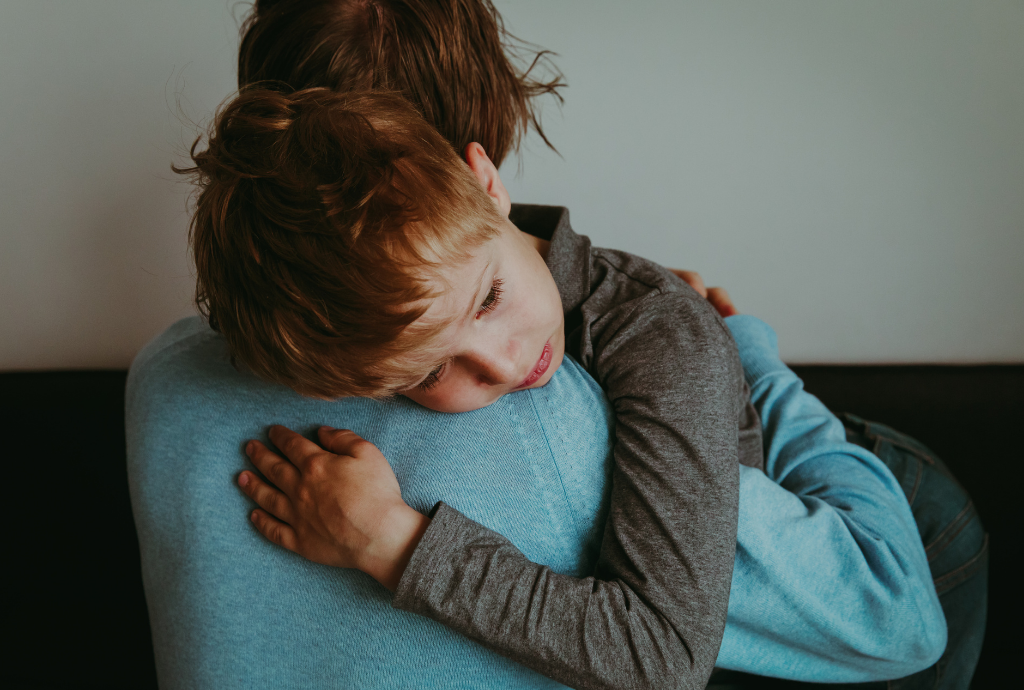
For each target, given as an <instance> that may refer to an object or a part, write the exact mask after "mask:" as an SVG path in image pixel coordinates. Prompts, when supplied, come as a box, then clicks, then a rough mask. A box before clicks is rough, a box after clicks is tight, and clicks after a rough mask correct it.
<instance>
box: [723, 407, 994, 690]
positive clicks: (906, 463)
mask: <svg viewBox="0 0 1024 690" xmlns="http://www.w3.org/2000/svg"><path fill="white" fill-rule="evenodd" d="M839 416H840V419H842V420H843V422H844V424H845V426H846V436H847V440H848V441H850V442H851V443H856V444H857V445H859V446H862V447H864V448H867V449H868V450H870V451H871V452H873V453H874V454H875V455H877V456H878V457H879V458H880V459H881V460H882V461H883V462H884V463H885V464H886V466H888V467H889V469H890V470H892V473H893V474H894V475H895V476H896V479H897V480H898V481H899V483H900V486H901V487H902V488H903V491H904V493H905V494H906V496H907V502H908V503H910V508H911V511H912V512H913V514H914V519H915V520H916V522H917V528H918V531H919V532H920V534H921V540H922V541H923V542H924V546H925V553H926V554H927V556H928V564H929V566H930V568H931V573H932V579H933V581H934V582H935V589H936V591H937V593H938V595H939V601H940V602H941V604H942V610H943V613H944V614H945V616H946V626H947V629H948V635H949V641H948V643H947V645H946V651H945V652H944V653H943V654H942V657H941V658H940V659H939V661H938V662H937V663H936V664H935V665H934V666H931V667H930V668H926V669H924V670H923V671H919V672H918V673H915V674H913V675H910V676H907V677H905V678H899V679H896V680H890V681H881V682H874V683H856V684H818V683H798V682H795V681H783V680H778V679H767V678H760V677H757V676H753V675H748V674H741V673H731V672H716V673H715V675H714V676H712V680H711V684H710V685H709V686H708V688H709V690H712V689H714V690H727V689H729V688H749V687H761V688H779V689H782V688H785V689H787V690H789V689H791V690H811V689H812V688H834V689H839V688H850V689H853V688H857V689H858V690H875V689H878V690H924V689H925V688H928V689H936V690H938V689H941V690H966V688H968V687H970V683H971V677H972V676H973V675H974V669H975V667H976V666H977V664H978V657H979V656H980V655H981V644H982V641H983V639H984V635H985V618H986V612H987V607H988V535H987V534H986V533H985V530H984V528H983V527H982V524H981V520H980V518H979V517H978V513H977V511H976V510H975V508H974V503H973V502H972V501H971V497H970V496H969V495H968V494H967V492H966V491H965V490H964V488H963V487H962V486H960V483H959V482H957V480H956V478H955V477H954V476H953V474H952V473H951V472H950V471H949V468H947V467H946V465H945V463H943V462H942V460H940V459H939V458H938V457H936V455H935V453H933V452H932V451H931V450H929V449H928V448H927V447H926V446H924V445H923V444H922V443H920V442H919V441H917V440H916V439H913V438H911V437H910V436H907V435H906V434H902V433H900V432H898V431H896V430H895V429H892V428H891V427H888V426H886V425H884V424H879V423H877V422H869V421H865V420H863V419H861V418H860V417H857V416H855V415H852V414H843V415H839Z"/></svg>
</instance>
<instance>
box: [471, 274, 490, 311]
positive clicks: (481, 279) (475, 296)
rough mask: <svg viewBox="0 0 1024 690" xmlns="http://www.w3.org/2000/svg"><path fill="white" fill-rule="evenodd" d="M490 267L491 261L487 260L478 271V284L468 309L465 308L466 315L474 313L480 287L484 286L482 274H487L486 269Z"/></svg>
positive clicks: (478, 299) (478, 300)
mask: <svg viewBox="0 0 1024 690" xmlns="http://www.w3.org/2000/svg"><path fill="white" fill-rule="evenodd" d="M490 268H491V262H490V261H488V262H487V263H486V264H485V265H484V270H482V271H480V277H479V278H477V279H476V282H477V284H478V285H479V286H480V287H478V288H477V289H476V292H474V293H473V299H472V300H470V302H469V309H467V310H466V316H473V315H474V314H476V305H477V304H479V302H480V288H482V287H484V276H485V275H487V271H488V270H490Z"/></svg>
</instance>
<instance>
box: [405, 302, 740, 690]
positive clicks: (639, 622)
mask: <svg viewBox="0 0 1024 690" xmlns="http://www.w3.org/2000/svg"><path fill="white" fill-rule="evenodd" d="M631 307H632V308H631V309H629V310H628V311H627V310H623V311H622V312H619V313H616V314H614V318H609V319H608V321H606V322H604V323H602V324H600V327H599V328H595V329H594V330H593V331H592V332H591V333H589V334H588V335H590V336H591V337H593V338H594V340H595V343H594V346H593V348H592V349H593V352H594V353H595V354H594V357H593V359H592V360H591V361H590V362H588V363H584V366H585V367H586V368H587V369H588V370H589V371H590V372H591V373H592V374H593V375H594V377H595V379H597V381H598V382H599V383H600V384H601V386H602V388H603V389H604V390H605V391H606V394H607V395H608V398H609V400H610V401H611V403H612V406H613V409H614V412H615V417H616V425H615V436H616V441H615V446H614V469H613V474H612V492H611V507H610V510H609V516H608V519H607V523H606V526H605V532H604V541H603V543H602V546H601V553H600V557H599V560H598V564H597V567H596V569H595V574H594V576H593V577H589V578H572V577H568V576H563V575H558V574H555V573H552V572H551V571H550V570H549V569H548V568H546V567H545V566H543V565H539V564H537V563H532V562H530V561H529V560H527V559H526V557H525V556H523V555H522V553H520V552H519V551H518V550H517V549H516V548H515V547H514V546H513V545H512V544H511V543H509V542H508V541H507V540H506V539H504V537H502V536H501V535H499V534H497V533H495V532H493V531H491V530H488V529H486V528H484V527H482V526H480V525H478V524H477V523H475V522H472V521H470V520H468V519H467V518H465V517H464V516H462V515H461V514H460V513H458V512H457V511H455V510H454V509H452V508H450V507H448V506H445V505H443V504H442V505H441V506H439V507H438V508H437V509H435V512H434V514H433V523H432V524H431V526H430V527H429V528H428V530H427V532H426V534H425V535H424V538H423V541H422V542H421V543H420V545H419V547H418V548H417V549H416V551H415V553H414V554H413V557H412V560H411V562H410V564H409V567H408V569H407V570H406V572H405V575H404V576H403V577H402V580H401V582H400V584H399V588H398V590H397V591H396V595H395V600H394V606H396V607H398V608H402V609H405V610H409V611H413V612H415V613H420V614H422V615H426V616H428V617H430V618H433V619H435V620H437V621H439V622H442V623H444V624H445V625H448V626H449V627H452V628H454V629H455V630H458V631H459V632H461V633H463V634H465V635H467V636H468V637H470V638H471V639H474V640H476V641H477V642H480V643H481V644H484V645H485V646H488V647H490V648H492V649H494V650H496V651H498V652H500V653H501V654H503V655H505V656H508V657H510V658H512V659H514V660H516V661H519V662H520V663H523V664H525V665H527V666H530V667H531V668H534V669H536V670H538V671H540V672H542V673H544V674H545V675H548V676H550V677H552V678H555V679H556V680H559V681H561V682H563V683H566V684H569V685H571V686H573V687H579V688H607V687H695V688H697V687H699V688H703V687H704V685H705V683H706V681H707V677H708V676H709V675H710V672H711V670H712V668H713V666H714V661H715V658H716V657H717V653H718V647H719V645H720V642H721V635H722V630H723V629H724V626H725V613H726V611H727V607H728V595H729V585H730V582H731V579H732V567H733V556H734V552H735V544H736V516H737V505H738V474H739V473H738V469H737V444H738V433H737V417H738V414H739V412H738V408H739V406H740V405H741V404H742V403H741V396H740V391H741V389H742V387H743V378H742V377H743V374H742V367H741V365H740V362H739V358H738V355H737V353H736V348H735V345H734V343H733V341H732V338H731V336H730V335H729V333H728V331H727V329H726V328H725V327H724V325H723V324H722V322H721V321H720V320H719V319H718V317H717V316H716V315H715V314H714V313H713V311H712V310H711V308H710V307H709V306H708V304H707V303H706V302H705V301H704V300H703V299H701V298H699V297H697V296H696V295H695V294H694V293H692V292H689V291H687V292H686V293H669V294H663V293H652V294H651V295H650V296H649V297H647V298H645V299H643V300H638V301H637V302H636V303H635V304H632V305H631Z"/></svg>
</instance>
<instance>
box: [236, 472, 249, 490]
mask: <svg viewBox="0 0 1024 690" xmlns="http://www.w3.org/2000/svg"><path fill="white" fill-rule="evenodd" d="M238 485H239V486H240V487H242V488H243V489H244V488H245V487H246V486H248V485H249V473H248V472H242V474H240V475H238Z"/></svg>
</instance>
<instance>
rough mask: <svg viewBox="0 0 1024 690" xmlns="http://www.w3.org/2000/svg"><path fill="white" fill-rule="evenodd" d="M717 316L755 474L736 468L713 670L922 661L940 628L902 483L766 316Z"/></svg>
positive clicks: (858, 673) (877, 671) (801, 670)
mask: <svg viewBox="0 0 1024 690" xmlns="http://www.w3.org/2000/svg"><path fill="white" fill-rule="evenodd" d="M726 323H727V325H728V326H729V328H730V329H731V330H732V333H733V335H734V337H735V339H736V342H737V344H738V346H739V350H740V356H741V358H742V360H743V365H744V370H745V373H746V376H747V381H748V383H749V384H750V387H751V394H752V400H753V402H754V405H755V407H756V408H757V411H758V413H759V414H760V416H761V420H762V423H763V424H764V439H765V450H766V454H765V473H766V474H762V473H761V472H759V471H757V470H753V469H750V468H746V467H743V468H741V470H740V471H741V474H742V476H741V499H740V519H741V521H742V523H743V529H742V530H740V532H739V545H738V549H737V554H736V570H735V575H734V578H733V591H732V596H731V597H730V600H729V626H728V628H727V629H726V634H725V638H724V640H723V643H722V650H721V653H720V655H719V658H718V665H719V666H721V667H724V668H729V669H733V670H741V671H748V672H751V673H757V674H760V675H769V676H780V677H786V678H791V679H795V680H803V681H830V682H847V683H854V682H867V681H872V680H879V679H885V678H899V677H903V676H906V675H908V674H910V673H913V672H916V671H918V670H920V669H922V668H926V667H928V666H930V665H931V664H933V663H934V662H935V660H936V659H937V658H938V657H939V656H940V655H941V654H942V651H943V649H944V648H945V642H946V624H945V619H944V617H943V613H942V608H941V606H940V604H939V601H938V597H937V596H936V594H935V588H934V586H933V584H932V578H931V573H930V571H929V568H928V562H927V559H926V557H925V552H924V547H923V546H922V544H921V539H920V537H919V536H918V532H917V526H916V524H915V522H914V517H913V515H912V514H911V512H910V507H909V505H908V503H907V500H906V498H905V496H904V494H903V491H902V489H901V488H900V487H899V485H898V484H897V483H896V480H895V478H894V477H893V475H892V473H891V472H890V471H889V470H888V468H887V467H886V466H885V465H884V464H883V463H882V461H881V460H879V459H878V458H877V457H875V456H874V455H873V454H871V453H870V452H868V451H867V450H865V449H864V448H861V447H860V446H858V445H855V444H852V443H848V442H847V441H846V435H845V431H844V428H843V425H842V423H841V422H840V421H839V420H838V419H837V418H836V417H835V416H834V415H833V414H832V413H831V412H829V411H828V409H826V408H825V406H824V405H822V404H821V402H820V401H819V400H818V399H817V398H815V397H814V396H813V395H810V394H809V393H807V392H805V391H804V390H803V384H802V382H801V381H800V379H799V378H798V377H797V376H796V375H795V374H794V373H793V372H792V371H791V370H790V369H789V368H788V367H787V366H786V365H785V364H783V362H782V361H781V360H780V359H779V356H778V348H777V345H776V338H775V333H774V332H773V331H772V329H771V328H770V327H769V326H768V325H766V324H765V323H763V322H761V321H759V320H758V319H755V318H754V317H751V316H734V317H730V318H729V319H727V320H726Z"/></svg>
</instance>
